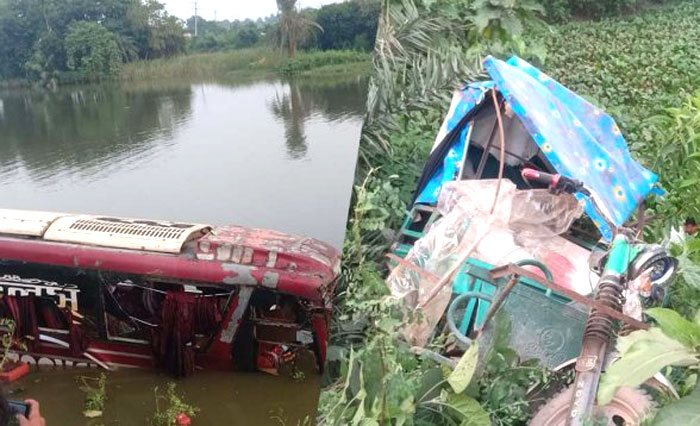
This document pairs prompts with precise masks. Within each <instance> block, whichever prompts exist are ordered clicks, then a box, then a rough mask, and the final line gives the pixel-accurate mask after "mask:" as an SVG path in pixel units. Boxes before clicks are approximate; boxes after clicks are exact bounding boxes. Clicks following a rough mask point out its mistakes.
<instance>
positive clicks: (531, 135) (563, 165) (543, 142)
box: [387, 57, 677, 426]
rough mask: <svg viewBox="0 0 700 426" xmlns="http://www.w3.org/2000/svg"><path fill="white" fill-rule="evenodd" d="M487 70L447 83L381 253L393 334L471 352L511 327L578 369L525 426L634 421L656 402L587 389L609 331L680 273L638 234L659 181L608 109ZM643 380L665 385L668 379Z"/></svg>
mask: <svg viewBox="0 0 700 426" xmlns="http://www.w3.org/2000/svg"><path fill="white" fill-rule="evenodd" d="M484 66H485V69H486V71H487V72H488V74H489V76H490V77H491V80H489V81H484V82H477V83H473V84H470V85H468V86H466V87H465V88H464V89H463V90H460V91H458V92H457V93H456V94H455V96H454V98H453V101H452V104H451V105H450V109H449V113H448V115H447V118H446V120H445V121H444V123H443V125H442V128H441V129H440V132H439V134H438V136H437V138H436V141H435V145H434V146H433V150H432V153H431V155H430V157H429V159H428V161H427V164H426V166H425V169H424V172H423V174H422V176H421V178H420V180H419V183H418V186H417V189H416V192H415V199H414V201H413V203H412V205H411V209H410V212H409V214H408V215H407V217H406V220H405V222H404V225H403V227H402V229H401V231H400V235H399V238H398V240H397V243H396V244H395V247H394V253H393V254H391V255H389V258H390V265H391V267H392V268H393V269H392V271H391V273H390V275H389V277H388V278H387V283H388V285H389V287H390V289H391V292H392V294H393V295H394V297H396V298H398V299H400V301H401V304H402V306H403V308H404V324H403V328H402V333H403V337H404V338H405V340H406V341H407V342H408V343H409V344H411V345H412V346H414V347H415V348H416V349H417V350H419V349H420V348H423V347H424V346H425V345H426V344H427V343H428V342H429V341H431V339H433V338H435V337H436V335H440V334H448V335H449V336H451V338H452V339H451V340H452V341H453V343H452V344H453V345H454V346H457V347H461V348H462V349H463V350H464V349H466V348H467V347H469V345H471V344H472V342H473V341H478V342H481V343H480V345H479V349H480V350H481V348H482V346H483V347H488V345H489V343H490V342H491V341H493V339H494V334H495V333H497V332H499V330H503V329H505V330H507V339H508V344H509V345H510V346H511V347H512V348H513V349H514V350H515V351H516V352H517V353H518V355H519V357H520V359H521V360H528V359H537V360H539V362H540V364H541V365H543V366H545V367H547V368H549V369H552V370H558V371H563V370H567V369H572V370H573V374H574V376H575V379H574V380H573V383H571V384H570V385H568V386H562V387H561V388H560V389H556V390H557V391H559V392H558V393H556V392H553V393H552V394H550V396H552V398H551V399H550V400H549V401H548V402H546V403H545V404H543V405H541V406H540V407H539V409H538V411H537V412H536V413H535V415H534V418H533V419H532V421H531V425H535V426H541V425H551V426H555V425H556V426H559V425H562V426H563V425H575V426H580V425H583V424H584V423H585V422H586V421H588V420H589V419H590V418H591V417H604V418H605V424H610V425H613V424H614V425H619V424H625V425H638V424H640V423H641V422H642V421H643V419H645V418H646V417H647V416H648V415H649V412H650V411H652V410H653V409H654V407H655V403H654V401H653V400H652V399H651V397H650V396H649V395H648V394H647V393H646V392H645V390H644V389H642V388H637V389H632V388H623V389H620V390H619V391H618V392H617V394H616V395H615V398H614V399H613V401H612V402H611V403H609V404H607V405H605V406H598V405H597V404H596V400H595V396H596V391H597V387H598V380H599V378H600V376H601V374H602V372H603V371H604V370H605V368H606V366H607V365H609V363H610V362H614V360H615V352H614V349H615V348H614V346H615V345H614V337H615V335H616V334H618V333H627V332H630V331H631V330H635V329H642V328H647V327H648V325H647V324H645V323H644V321H643V319H644V318H643V314H642V307H643V306H644V305H645V304H653V303H662V302H663V300H664V298H665V295H666V293H667V288H668V286H669V285H670V283H671V281H672V278H673V275H674V272H675V268H676V265H677V262H676V260H675V259H673V258H672V257H670V256H669V255H668V254H667V253H666V251H665V249H664V248H663V247H662V246H660V245H652V244H645V243H644V242H643V241H641V235H642V234H641V233H642V228H643V226H644V222H645V216H644V211H643V207H644V200H645V199H646V198H647V197H648V196H649V195H650V194H654V193H657V194H662V193H663V191H662V190H661V189H660V188H658V187H657V186H656V184H657V180H658V177H657V176H656V175H655V174H654V173H652V172H650V171H649V170H646V169H645V168H644V167H643V166H641V165H640V164H639V163H637V162H636V161H635V160H634V159H633V158H632V157H631V155H630V152H629V150H628V148H627V145H626V143H625V140H624V138H623V136H622V135H621V133H620V130H619V128H618V127H617V125H616V124H615V121H614V120H613V119H612V118H611V117H610V116H609V115H607V114H605V113H604V112H603V111H602V110H600V109H599V108H597V107H595V106H594V105H592V104H590V103H588V102H586V101H585V100H584V99H583V98H581V97H580V96H578V95H577V94H575V93H573V92H572V91H570V90H569V89H567V88H566V87H564V86H562V85H561V84H559V83H558V82H556V81H554V80H552V79H551V78H550V77H548V76H546V75H545V74H543V73H542V72H541V71H540V70H538V69H537V68H535V67H534V66H532V65H530V64H529V63H527V62H526V61H523V60H522V59H520V58H517V57H513V58H511V59H510V60H508V61H501V60H498V59H495V58H491V57H489V58H487V59H486V60H485V61H484ZM635 210H637V211H638V212H637V215H636V224H635V225H634V226H625V223H627V222H628V219H629V218H630V217H631V216H632V215H633V213H634V212H635ZM504 324H505V325H504ZM618 325H621V327H618ZM480 357H483V353H480ZM481 360H482V361H483V358H482V359H481ZM648 385H649V386H654V387H655V388H656V389H661V390H663V391H665V392H669V393H671V394H673V393H674V391H673V389H672V387H671V386H670V385H669V383H668V381H667V380H666V379H665V378H664V377H663V376H662V375H657V376H656V377H655V378H654V379H653V381H650V382H649V383H648Z"/></svg>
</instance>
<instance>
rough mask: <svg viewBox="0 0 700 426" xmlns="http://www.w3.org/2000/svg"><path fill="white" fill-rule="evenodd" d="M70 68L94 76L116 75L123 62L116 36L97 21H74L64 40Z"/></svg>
mask: <svg viewBox="0 0 700 426" xmlns="http://www.w3.org/2000/svg"><path fill="white" fill-rule="evenodd" d="M64 43H65V46H66V58H67V59H66V60H67V65H68V68H69V69H71V70H74V71H78V72H81V73H83V74H85V75H87V76H90V77H92V78H97V79H99V78H104V77H109V76H114V75H116V74H117V73H118V72H119V68H120V66H121V63H122V59H121V53H120V51H119V45H118V44H117V39H116V37H115V35H114V34H113V33H112V32H110V31H109V30H108V29H106V28H105V27H104V26H102V25H101V24H99V23H97V22H87V21H78V22H75V23H73V24H71V26H70V28H69V29H68V34H67V35H66V39H65V42H64Z"/></svg>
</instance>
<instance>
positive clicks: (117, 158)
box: [0, 85, 192, 181]
mask: <svg viewBox="0 0 700 426" xmlns="http://www.w3.org/2000/svg"><path fill="white" fill-rule="evenodd" d="M0 96H2V103H3V111H4V112H3V114H2V115H0V172H3V173H7V172H8V171H12V170H15V169H16V168H17V167H22V168H23V169H24V170H26V172H27V173H28V174H29V175H30V178H31V179H33V180H37V181H41V180H44V179H54V178H55V176H56V174H59V173H62V172H66V171H73V172H79V173H80V174H81V175H82V176H83V177H88V176H91V175H94V174H99V173H102V174H105V173H109V168H110V166H116V165H119V164H124V163H131V162H133V161H138V160H139V159H144V156H148V155H150V154H152V151H153V150H154V149H159V148H161V149H162V148H165V147H167V142H168V141H169V140H170V139H171V138H172V134H173V132H174V131H175V129H176V128H177V127H178V126H179V125H180V124H182V123H183V122H185V121H186V120H187V118H188V117H189V116H190V115H191V113H192V111H191V98H192V90H191V87H189V86H183V85H169V86H168V85H165V86H158V87H152V88H149V89H148V90H144V88H143V87H134V86H121V87H118V86H115V85H94V86H86V87H75V88H62V89H60V90H57V91H53V92H47V91H13V92H10V93H7V94H2V95H0ZM93 177H94V176H93Z"/></svg>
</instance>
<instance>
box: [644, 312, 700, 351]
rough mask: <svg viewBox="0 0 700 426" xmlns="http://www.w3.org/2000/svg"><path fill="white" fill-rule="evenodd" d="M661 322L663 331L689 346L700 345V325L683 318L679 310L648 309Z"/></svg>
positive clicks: (648, 313)
mask: <svg viewBox="0 0 700 426" xmlns="http://www.w3.org/2000/svg"><path fill="white" fill-rule="evenodd" d="M646 314H647V315H649V316H650V317H652V318H653V319H654V321H656V322H657V323H658V324H659V327H660V328H661V331H663V332H664V334H666V335H667V336H668V337H670V338H672V339H676V340H678V341H679V342H681V343H682V344H684V345H685V346H687V347H689V348H695V347H696V346H698V345H700V325H697V324H695V323H694V322H692V321H689V320H687V319H685V318H683V317H682V316H681V315H680V314H679V313H678V312H676V311H674V310H671V309H666V308H651V309H648V310H647V311H646Z"/></svg>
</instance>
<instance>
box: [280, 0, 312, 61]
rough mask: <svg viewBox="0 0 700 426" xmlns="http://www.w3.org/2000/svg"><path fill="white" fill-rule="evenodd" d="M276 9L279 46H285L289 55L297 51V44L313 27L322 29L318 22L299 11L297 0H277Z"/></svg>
mask: <svg viewBox="0 0 700 426" xmlns="http://www.w3.org/2000/svg"><path fill="white" fill-rule="evenodd" d="M277 9H278V10H279V15H280V20H279V39H280V47H281V48H283V49H285V48H286V49H287V53H288V54H289V56H294V55H295V54H296V53H297V48H298V47H299V44H300V43H301V42H303V41H304V40H305V39H306V38H307V37H309V36H310V35H311V32H312V31H313V29H318V30H320V31H323V28H322V27H321V26H320V25H319V24H318V23H316V22H315V21H313V20H311V19H309V18H307V17H305V16H303V15H302V14H301V13H300V11H299V9H298V7H297V0H277Z"/></svg>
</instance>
